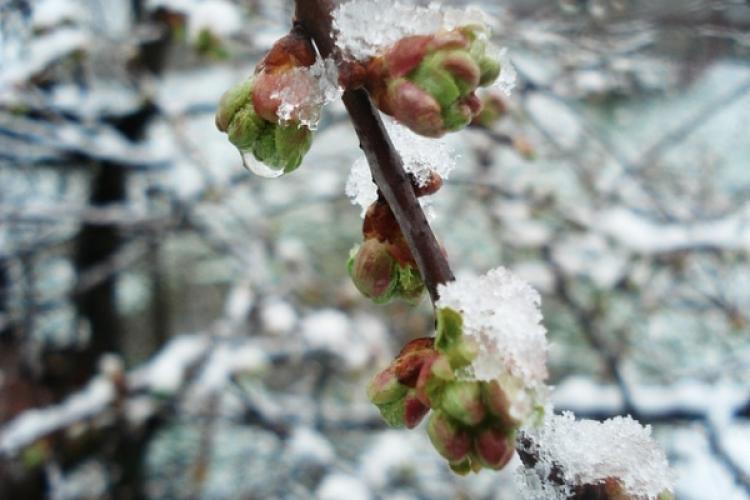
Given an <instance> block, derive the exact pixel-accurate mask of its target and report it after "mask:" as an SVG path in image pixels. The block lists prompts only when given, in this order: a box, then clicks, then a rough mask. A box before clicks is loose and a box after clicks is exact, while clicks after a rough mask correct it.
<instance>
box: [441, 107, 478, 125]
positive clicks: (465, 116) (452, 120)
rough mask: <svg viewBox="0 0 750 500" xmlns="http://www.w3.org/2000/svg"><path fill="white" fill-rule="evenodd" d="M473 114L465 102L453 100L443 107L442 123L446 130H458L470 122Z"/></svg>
mask: <svg viewBox="0 0 750 500" xmlns="http://www.w3.org/2000/svg"><path fill="white" fill-rule="evenodd" d="M473 116H474V115H473V114H472V112H471V108H469V106H467V105H466V104H463V103H460V102H454V103H453V104H451V105H449V106H446V107H445V108H443V123H444V126H445V128H446V129H447V130H460V129H462V128H464V127H465V126H467V125H468V124H469V123H471V119H472V117H473Z"/></svg>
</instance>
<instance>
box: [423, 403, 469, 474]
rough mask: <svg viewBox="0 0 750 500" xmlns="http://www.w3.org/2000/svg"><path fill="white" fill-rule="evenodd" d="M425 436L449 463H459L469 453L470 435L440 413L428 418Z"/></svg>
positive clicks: (437, 412) (436, 412) (434, 413)
mask: <svg viewBox="0 0 750 500" xmlns="http://www.w3.org/2000/svg"><path fill="white" fill-rule="evenodd" d="M427 435H428V436H429V438H430V441H431V442H432V445H433V446H434V447H435V449H436V450H437V452H438V453H440V454H441V455H442V456H443V457H445V458H446V459H447V460H448V461H449V462H450V463H456V464H458V463H461V462H462V461H464V460H465V459H466V458H467V456H468V455H469V452H470V451H471V446H472V438H471V434H469V432H468V431H467V430H466V429H465V428H463V427H461V426H460V425H459V424H458V423H457V422H455V421H454V420H452V419H451V418H450V417H449V416H448V415H446V414H445V413H444V412H442V411H435V412H433V413H432V415H431V416H430V422H429V423H428V425H427Z"/></svg>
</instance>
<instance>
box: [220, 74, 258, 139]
mask: <svg viewBox="0 0 750 500" xmlns="http://www.w3.org/2000/svg"><path fill="white" fill-rule="evenodd" d="M252 89H253V80H252V79H247V80H245V81H244V82H242V83H240V84H238V85H235V86H234V87H232V88H231V89H229V90H227V91H226V92H224V95H223V96H221V100H220V101H219V108H218V109H217V110H216V118H215V121H216V128H218V129H219V130H220V131H222V132H226V131H227V129H228V128H229V124H230V123H231V122H232V118H234V115H235V113H237V111H239V110H240V108H243V107H245V106H246V105H247V104H249V103H251V102H252Z"/></svg>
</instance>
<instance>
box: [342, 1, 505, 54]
mask: <svg viewBox="0 0 750 500" xmlns="http://www.w3.org/2000/svg"><path fill="white" fill-rule="evenodd" d="M494 24H495V22H494V20H493V19H492V18H491V17H490V16H489V15H487V14H486V13H484V12H483V11H482V10H481V9H479V8H476V7H468V8H466V9H454V8H447V7H443V6H441V5H440V4H438V3H434V2H433V3H430V4H429V5H428V6H427V7H421V6H416V5H413V4H409V3H401V2H393V3H391V2H388V3H384V2H382V1H379V0H352V1H350V2H346V3H344V4H342V5H340V6H339V7H338V8H336V10H335V11H334V13H333V28H334V31H335V37H336V44H337V45H338V46H339V48H341V49H342V50H343V51H344V53H345V54H347V55H348V56H350V57H352V58H354V59H367V58H369V57H372V56H374V55H376V54H377V53H378V52H380V51H381V50H382V49H383V48H385V47H387V46H389V45H392V44H393V43H395V42H396V41H397V40H399V39H401V38H403V37H405V36H409V35H427V34H430V33H434V32H436V31H440V30H450V29H453V28H456V27H459V26H465V25H480V26H491V25H494Z"/></svg>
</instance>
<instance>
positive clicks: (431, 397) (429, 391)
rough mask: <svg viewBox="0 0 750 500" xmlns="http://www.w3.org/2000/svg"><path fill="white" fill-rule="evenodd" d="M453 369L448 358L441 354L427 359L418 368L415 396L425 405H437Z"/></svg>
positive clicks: (432, 406) (433, 406) (451, 377)
mask: <svg viewBox="0 0 750 500" xmlns="http://www.w3.org/2000/svg"><path fill="white" fill-rule="evenodd" d="M453 378H454V377H453V369H452V368H451V365H450V363H449V362H448V358H446V357H445V356H443V355H441V354H437V353H435V355H434V356H433V357H431V358H429V359H427V360H426V361H425V362H424V364H423V365H422V368H421V369H420V370H419V377H418V378H417V384H416V389H417V397H419V400H420V401H422V403H424V404H425V405H427V406H430V407H431V408H435V407H436V406H438V404H439V401H440V398H441V396H442V392H443V389H444V388H445V383H446V382H447V381H450V380H453Z"/></svg>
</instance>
